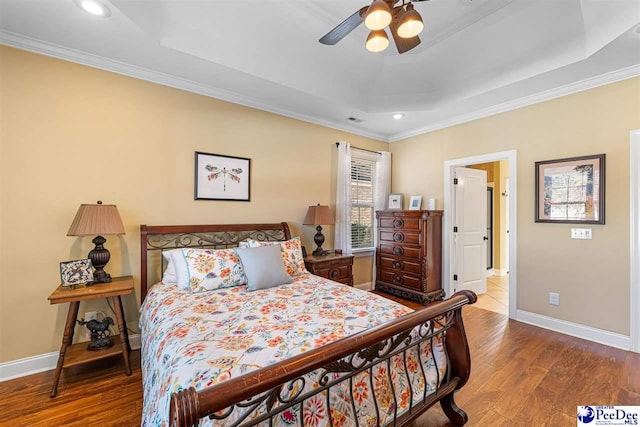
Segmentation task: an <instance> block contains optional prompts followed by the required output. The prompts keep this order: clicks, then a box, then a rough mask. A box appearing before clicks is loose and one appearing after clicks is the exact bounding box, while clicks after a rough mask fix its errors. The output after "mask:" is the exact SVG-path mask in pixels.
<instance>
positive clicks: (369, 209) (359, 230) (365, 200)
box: [351, 150, 376, 251]
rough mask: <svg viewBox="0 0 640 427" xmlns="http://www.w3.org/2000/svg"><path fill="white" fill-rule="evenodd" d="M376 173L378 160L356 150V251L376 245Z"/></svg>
mask: <svg viewBox="0 0 640 427" xmlns="http://www.w3.org/2000/svg"><path fill="white" fill-rule="evenodd" d="M367 157H368V156H367ZM375 173H376V161H375V160H372V159H370V158H366V157H365V156H364V155H363V156H362V157H360V153H359V152H356V150H354V152H353V154H352V157H351V245H352V248H353V250H354V251H358V250H371V249H373V246H374V245H373V225H374V220H375V208H374V190H375V189H374V182H375Z"/></svg>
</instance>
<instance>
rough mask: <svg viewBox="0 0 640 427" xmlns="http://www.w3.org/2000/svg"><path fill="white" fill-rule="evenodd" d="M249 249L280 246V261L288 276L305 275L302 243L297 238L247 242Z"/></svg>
mask: <svg viewBox="0 0 640 427" xmlns="http://www.w3.org/2000/svg"><path fill="white" fill-rule="evenodd" d="M247 242H248V243H249V247H250V248H256V247H260V246H276V245H277V246H280V249H281V251H282V260H283V261H284V266H285V268H286V269H287V273H289V275H290V276H292V277H295V276H299V275H301V274H305V273H307V269H306V268H305V266H304V258H303V257H302V243H300V238H299V237H294V238H293V239H289V240H286V241H284V242H261V241H258V240H251V239H249V240H247Z"/></svg>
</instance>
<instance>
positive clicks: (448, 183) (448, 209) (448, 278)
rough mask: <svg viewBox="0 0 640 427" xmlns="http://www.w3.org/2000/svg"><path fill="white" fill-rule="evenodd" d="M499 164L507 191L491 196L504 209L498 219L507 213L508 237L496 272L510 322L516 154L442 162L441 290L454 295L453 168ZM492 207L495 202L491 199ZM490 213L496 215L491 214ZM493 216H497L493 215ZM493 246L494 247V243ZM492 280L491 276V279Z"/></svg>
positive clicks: (513, 287) (513, 303)
mask: <svg viewBox="0 0 640 427" xmlns="http://www.w3.org/2000/svg"><path fill="white" fill-rule="evenodd" d="M501 160H506V161H507V163H508V168H507V170H508V177H509V190H506V189H505V190H504V191H508V193H506V194H508V197H506V196H503V194H502V193H503V190H502V189H501V190H500V191H497V192H495V193H494V195H495V196H497V197H499V198H500V197H502V198H503V201H502V203H503V204H504V206H505V208H506V209H505V210H506V212H505V213H501V216H502V217H505V215H506V213H507V212H508V218H507V219H506V220H505V221H506V223H505V225H506V230H508V233H505V236H504V240H505V243H506V244H504V245H501V246H504V247H505V250H506V251H508V253H505V254H502V255H501V257H503V259H504V261H505V263H506V264H505V265H504V266H501V268H500V270H501V271H504V273H505V274H506V273H507V272H508V273H509V274H508V275H506V276H499V277H501V282H502V286H504V287H505V289H506V290H508V295H509V296H508V314H509V317H510V318H514V319H515V317H516V301H517V298H516V296H517V294H516V289H517V286H516V284H517V283H516V278H517V275H516V274H517V262H516V261H517V257H516V256H517V254H516V238H517V230H516V221H515V219H516V218H517V216H516V203H515V201H516V199H517V198H516V190H517V175H516V174H517V158H516V151H515V150H510V151H503V152H497V153H490V154H485V155H480V156H474V157H466V158H461V159H455V160H448V161H446V162H445V168H444V175H445V176H444V182H445V188H444V216H443V220H444V221H443V227H444V228H443V230H444V232H443V238H444V239H443V240H444V241H443V254H444V262H443V288H444V289H445V292H446V293H447V295H451V294H453V293H454V292H455V286H456V282H454V280H453V274H454V273H453V270H454V265H455V262H456V255H455V253H454V244H453V242H454V235H453V222H454V219H453V212H454V209H453V208H455V197H454V194H455V193H454V184H453V174H454V168H456V167H469V166H471V165H477V164H481V163H491V162H499V161H501ZM494 206H495V199H494ZM494 212H496V211H495V210H494ZM495 215H496V216H497V213H495ZM494 243H496V241H495V239H494ZM494 262H497V257H496V258H494ZM494 277H495V276H494Z"/></svg>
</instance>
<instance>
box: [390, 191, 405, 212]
mask: <svg viewBox="0 0 640 427" xmlns="http://www.w3.org/2000/svg"><path fill="white" fill-rule="evenodd" d="M387 209H390V210H400V209H402V194H389V206H387Z"/></svg>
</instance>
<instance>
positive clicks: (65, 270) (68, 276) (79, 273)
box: [60, 258, 94, 286]
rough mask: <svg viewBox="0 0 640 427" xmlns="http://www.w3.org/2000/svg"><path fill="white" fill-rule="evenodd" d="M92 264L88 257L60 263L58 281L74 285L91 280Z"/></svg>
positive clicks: (63, 284)
mask: <svg viewBox="0 0 640 427" xmlns="http://www.w3.org/2000/svg"><path fill="white" fill-rule="evenodd" d="M93 271H94V268H93V265H92V264H91V260H90V259H88V258H87V259H76V260H73V261H63V262H61V263H60V283H61V284H62V286H74V285H81V284H87V283H91V282H93Z"/></svg>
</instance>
